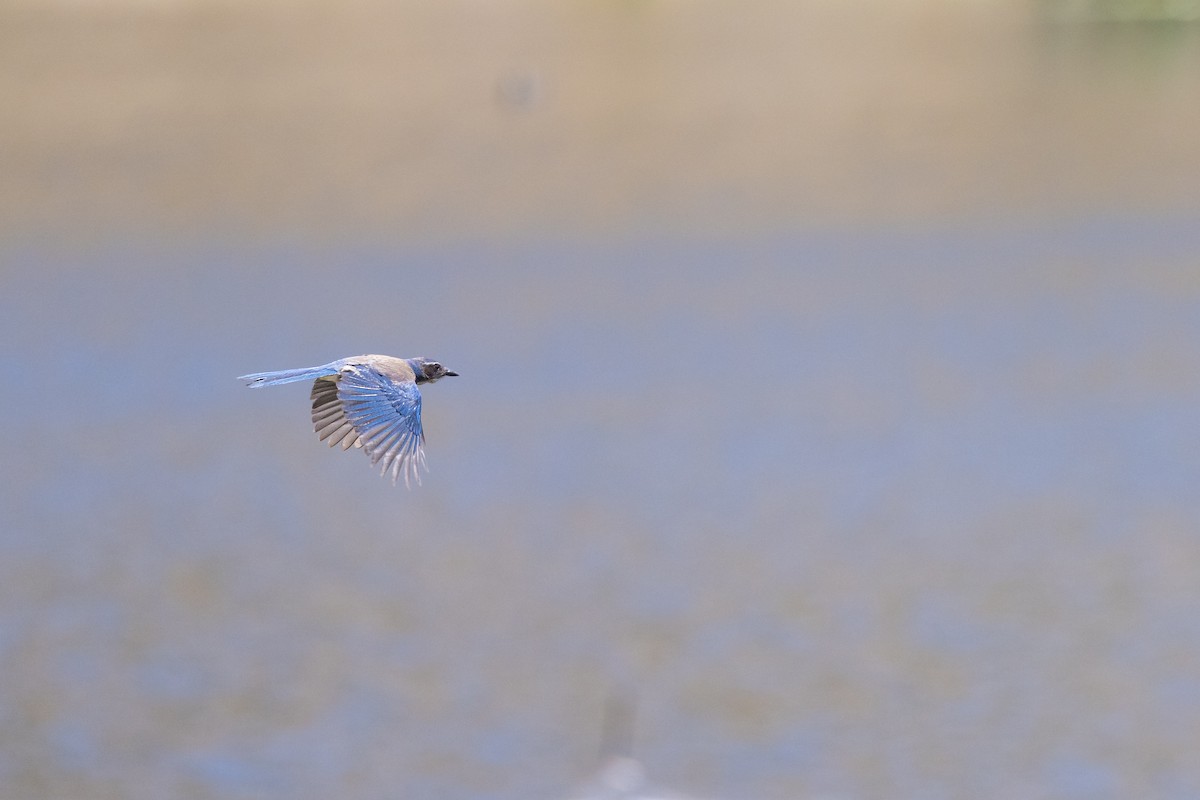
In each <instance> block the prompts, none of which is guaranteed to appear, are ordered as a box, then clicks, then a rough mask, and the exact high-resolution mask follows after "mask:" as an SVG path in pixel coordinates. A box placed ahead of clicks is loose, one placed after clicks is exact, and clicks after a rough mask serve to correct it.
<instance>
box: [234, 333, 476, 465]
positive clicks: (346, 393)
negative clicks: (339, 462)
mask: <svg viewBox="0 0 1200 800" xmlns="http://www.w3.org/2000/svg"><path fill="white" fill-rule="evenodd" d="M447 377H454V378H456V377H458V373H457V372H451V371H450V370H448V369H446V368H445V367H444V366H442V365H441V363H440V362H437V361H433V360H431V359H428V358H423V357H418V358H396V357H395V356H380V355H364V356H351V357H350V358H340V359H338V360H337V361H330V362H329V363H328V364H322V365H321V366H319V367H303V368H301V369H285V370H279V371H277V372H254V373H251V374H249V375H242V376H240V377H239V378H238V380H239V381H245V383H246V385H247V386H249V387H251V388H257V387H259V386H278V385H279V384H281V383H293V382H295V381H307V380H311V381H312V382H313V386H312V395H311V397H312V421H313V427H314V428H315V429H316V431H317V436H318V437H319V438H320V439H321V441H328V442H329V446H330V447H333V446H334V445H336V444H341V446H342V449H343V450H349V449H350V448H351V447H361V448H362V449H363V451H364V452H366V454H367V455H368V456H369V457H370V459H371V465H372V466H379V465H382V467H380V470H379V474H380V476H381V477H382V476H384V475H387V474H388V472H389V471H390V472H391V473H392V485H393V486H394V485H395V484H396V481H397V479H398V478H399V477H400V476H401V475H403V476H404V485H405V486H407V487H410V488H411V484H410V482H409V481H410V479H411V480H415V481H416V482H417V484H420V483H421V476H420V474H419V473H418V471H417V468H418V467H424V468H425V469H426V471H428V467H426V466H425V448H424V445H425V433H424V431H423V430H422V429H421V390H420V389H418V388H417V387H418V386H419V385H421V384H426V383H435V382H436V381H439V380H441V379H442V378H447Z"/></svg>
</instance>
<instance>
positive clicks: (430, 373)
mask: <svg viewBox="0 0 1200 800" xmlns="http://www.w3.org/2000/svg"><path fill="white" fill-rule="evenodd" d="M408 363H409V364H411V365H412V368H413V373H414V374H415V375H416V380H417V383H433V382H434V381H437V380H441V379H442V378H445V377H450V378H457V377H458V373H457V372H451V371H450V370H448V369H446V368H445V367H443V366H442V365H441V363H439V362H437V361H430V360H429V359H427V358H410V359H409V360H408Z"/></svg>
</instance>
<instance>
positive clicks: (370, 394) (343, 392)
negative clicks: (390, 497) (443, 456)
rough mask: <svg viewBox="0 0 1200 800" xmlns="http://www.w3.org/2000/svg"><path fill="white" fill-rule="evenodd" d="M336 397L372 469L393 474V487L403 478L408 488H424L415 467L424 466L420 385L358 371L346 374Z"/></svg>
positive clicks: (375, 372) (345, 370) (370, 369)
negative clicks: (411, 482) (378, 466)
mask: <svg viewBox="0 0 1200 800" xmlns="http://www.w3.org/2000/svg"><path fill="white" fill-rule="evenodd" d="M318 382H319V381H318ZM315 391H316V389H314V392H315ZM337 396H338V399H339V400H340V401H341V406H342V414H343V415H344V416H345V419H346V421H347V422H349V423H350V425H351V426H352V427H353V428H354V432H355V433H356V434H357V435H358V439H359V441H361V442H362V447H363V449H364V450H366V451H367V455H369V456H370V457H371V463H372V464H383V467H382V468H381V469H380V474H381V475H386V474H387V473H388V471H389V470H390V471H391V473H392V483H395V482H396V479H397V478H398V477H399V476H400V475H401V474H403V475H404V485H405V486H407V485H409V479H410V478H415V479H416V481H417V483H420V482H421V477H420V475H418V474H417V467H418V466H424V464H425V453H424V451H423V449H422V445H423V444H424V443H425V435H424V434H423V433H422V432H421V392H420V391H419V390H418V389H417V385H416V384H415V383H413V382H412V381H411V380H400V381H397V380H393V379H392V378H391V377H389V376H388V375H386V374H384V373H383V372H380V371H379V370H378V369H376V368H375V367H374V366H368V365H354V366H349V367H345V368H343V369H342V375H341V378H340V379H339V380H338V382H337Z"/></svg>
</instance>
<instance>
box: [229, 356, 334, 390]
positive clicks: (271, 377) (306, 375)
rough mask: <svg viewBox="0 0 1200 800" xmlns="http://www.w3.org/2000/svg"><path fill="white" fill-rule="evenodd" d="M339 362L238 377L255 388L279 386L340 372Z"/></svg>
mask: <svg viewBox="0 0 1200 800" xmlns="http://www.w3.org/2000/svg"><path fill="white" fill-rule="evenodd" d="M339 366H340V365H339V364H338V363H337V362H334V363H332V364H323V365H322V366H319V367H305V368H304V369H282V370H279V371H278V372H254V373H251V374H249V375H242V376H239V377H238V380H239V381H245V382H246V385H247V386H249V387H251V388H255V387H258V386H278V385H279V384H281V383H293V382H295V381H312V380H316V379H317V378H323V377H325V376H326V375H336V374H337V373H338V368H339Z"/></svg>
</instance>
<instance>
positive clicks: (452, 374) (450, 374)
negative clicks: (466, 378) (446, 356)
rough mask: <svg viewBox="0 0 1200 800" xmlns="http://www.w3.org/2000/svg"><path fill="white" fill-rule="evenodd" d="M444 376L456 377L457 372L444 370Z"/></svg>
mask: <svg viewBox="0 0 1200 800" xmlns="http://www.w3.org/2000/svg"><path fill="white" fill-rule="evenodd" d="M445 377H447V378H457V377H458V373H457V372H449V371H447V372H446V375H445Z"/></svg>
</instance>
